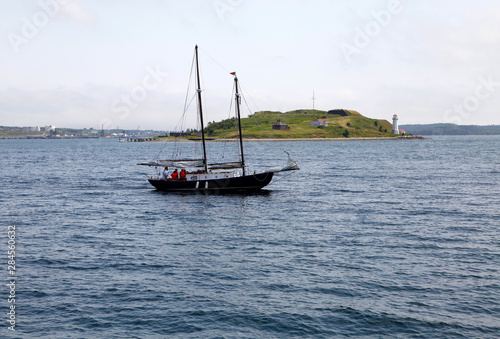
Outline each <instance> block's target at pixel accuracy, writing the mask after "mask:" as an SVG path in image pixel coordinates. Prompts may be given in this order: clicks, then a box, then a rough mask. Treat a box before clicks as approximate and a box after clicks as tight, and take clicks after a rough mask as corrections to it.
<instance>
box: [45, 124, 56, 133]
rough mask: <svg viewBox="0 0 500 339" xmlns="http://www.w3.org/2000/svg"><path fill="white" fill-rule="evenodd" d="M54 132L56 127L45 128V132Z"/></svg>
mask: <svg viewBox="0 0 500 339" xmlns="http://www.w3.org/2000/svg"><path fill="white" fill-rule="evenodd" d="M55 130H56V126H54V125H48V126H45V132H54V131H55Z"/></svg>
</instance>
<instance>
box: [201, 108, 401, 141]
mask: <svg viewBox="0 0 500 339" xmlns="http://www.w3.org/2000/svg"><path fill="white" fill-rule="evenodd" d="M278 119H279V120H281V122H283V123H285V124H287V125H288V126H289V127H290V129H289V130H274V129H272V125H273V124H274V123H276V122H277V120H278ZM315 119H324V120H326V121H327V122H328V126H325V127H314V126H311V121H313V120H315ZM236 128H237V126H236V119H234V118H232V119H226V120H223V121H221V122H212V123H209V124H208V126H207V127H206V132H207V135H208V137H213V138H234V137H236V136H237V133H236ZM241 128H242V133H243V136H244V137H245V138H258V139H262V138H276V139H280V138H282V139H294V138H346V137H347V138H352V137H392V136H395V135H394V134H392V133H391V130H392V124H391V123H389V122H388V121H386V120H377V119H370V118H367V117H364V116H362V115H361V114H359V113H358V112H356V111H352V110H343V109H337V110H330V111H328V112H327V111H320V110H307V109H300V110H295V111H289V112H285V113H282V112H272V111H262V112H256V113H254V114H252V115H251V116H250V117H248V118H243V119H241Z"/></svg>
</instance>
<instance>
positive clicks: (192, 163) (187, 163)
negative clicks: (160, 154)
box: [138, 159, 203, 168]
mask: <svg viewBox="0 0 500 339" xmlns="http://www.w3.org/2000/svg"><path fill="white" fill-rule="evenodd" d="M138 165H144V166H155V167H179V168H187V167H203V159H193V160H192V159H188V160H156V161H150V162H144V163H140V164H138Z"/></svg>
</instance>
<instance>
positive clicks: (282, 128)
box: [273, 119, 290, 130]
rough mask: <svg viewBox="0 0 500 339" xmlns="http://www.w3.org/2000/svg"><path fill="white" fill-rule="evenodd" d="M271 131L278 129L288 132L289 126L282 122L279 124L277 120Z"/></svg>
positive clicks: (279, 121)
mask: <svg viewBox="0 0 500 339" xmlns="http://www.w3.org/2000/svg"><path fill="white" fill-rule="evenodd" d="M273 129H279V130H289V129H290V126H288V125H287V124H285V123H284V122H281V120H280V119H278V121H277V122H275V123H274V124H273Z"/></svg>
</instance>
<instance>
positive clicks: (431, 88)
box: [0, 0, 500, 130]
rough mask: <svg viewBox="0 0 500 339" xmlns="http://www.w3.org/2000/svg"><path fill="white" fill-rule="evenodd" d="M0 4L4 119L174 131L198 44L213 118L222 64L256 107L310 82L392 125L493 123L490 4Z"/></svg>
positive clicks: (305, 102) (328, 105) (307, 102)
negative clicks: (394, 117) (395, 122)
mask: <svg viewBox="0 0 500 339" xmlns="http://www.w3.org/2000/svg"><path fill="white" fill-rule="evenodd" d="M0 8H1V9H2V10H1V12H0V30H1V36H2V38H1V39H0V52H1V53H0V60H1V62H0V74H1V80H2V81H1V82H0V125H7V126H45V125H49V124H53V125H56V126H57V127H73V128H83V127H87V128H89V127H94V128H100V127H101V125H102V124H105V128H110V127H112V128H115V127H116V126H119V127H120V128H124V129H131V128H137V127H138V126H140V127H141V129H149V128H152V129H162V130H169V129H173V128H174V127H175V125H176V124H177V122H178V120H179V116H180V115H181V114H182V110H183V107H184V101H185V96H186V89H187V84H188V79H189V72H190V67H191V61H192V57H193V50H194V46H195V45H196V44H198V45H199V46H200V49H202V52H201V53H200V56H201V62H202V71H203V74H204V84H203V85H202V87H203V88H204V90H205V91H204V94H205V95H206V109H205V111H206V113H207V119H208V120H209V121H213V120H215V121H218V120H221V119H224V118H226V117H227V116H228V112H229V105H230V96H231V90H232V77H231V76H230V75H229V74H228V72H230V71H237V73H238V76H239V80H240V82H241V84H242V85H243V87H244V90H245V94H246V95H247V96H246V98H247V101H250V103H251V105H250V108H251V110H252V111H256V110H276V111H289V110H295V109H300V108H312V105H313V100H312V96H313V91H314V94H315V97H316V99H315V108H316V109H322V110H329V109H335V108H345V109H353V110H357V111H359V112H360V113H361V114H363V115H365V116H368V117H370V118H377V119H386V120H391V118H392V115H393V114H395V113H396V114H398V116H399V123H400V124H401V125H403V124H409V123H441V122H451V123H458V124H480V125H487V124H500V67H499V60H500V20H499V18H500V2H499V1H487V0H475V1H452V0H449V1H444V0H434V1H410V0H401V1H385V0H384V1H378V0H372V1H352V0H349V1H347V0H346V1H343V0H335V1H334V0H324V1H322V0H307V1H305V0H287V1H284V0H199V1H194V0H187V1H186V0H183V1H167V0H163V1H160V0H149V1H148V0H143V1H138V0H121V1H118V0H114V1H112V0H99V1H97V0H85V1H84V0H64V1H63V0H40V1H28V0H25V1H21V0H0ZM212 58H213V59H215V60H216V61H217V63H215V62H214V61H213V60H212ZM244 112H246V113H245V114H248V111H246V110H244ZM187 127H189V126H187ZM192 127H195V126H192Z"/></svg>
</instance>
